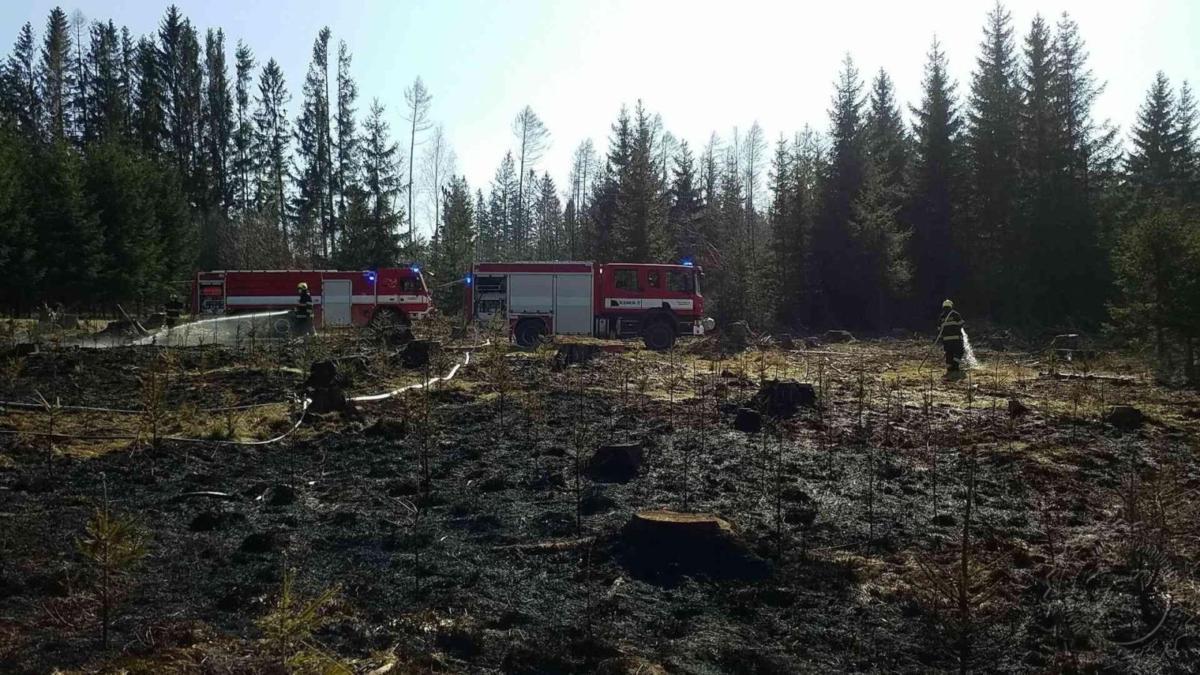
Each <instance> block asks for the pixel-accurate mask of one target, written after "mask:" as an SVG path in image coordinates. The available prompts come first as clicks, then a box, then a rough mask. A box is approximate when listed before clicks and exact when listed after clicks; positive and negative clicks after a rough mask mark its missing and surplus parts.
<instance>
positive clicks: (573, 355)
mask: <svg viewBox="0 0 1200 675" xmlns="http://www.w3.org/2000/svg"><path fill="white" fill-rule="evenodd" d="M602 351H603V349H602V348H601V347H600V345H592V344H578V343H570V344H564V345H560V346H559V348H558V351H557V352H555V354H554V370H556V371H558V370H562V369H563V368H566V367H567V366H573V365H575V364H578V363H587V362H588V361H591V360H592V357H594V356H596V355H597V354H599V353H600V352H602Z"/></svg>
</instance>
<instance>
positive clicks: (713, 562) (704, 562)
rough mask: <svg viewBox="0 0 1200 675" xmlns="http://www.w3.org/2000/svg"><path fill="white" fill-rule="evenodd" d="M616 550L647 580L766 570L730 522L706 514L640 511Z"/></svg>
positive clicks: (749, 575)
mask: <svg viewBox="0 0 1200 675" xmlns="http://www.w3.org/2000/svg"><path fill="white" fill-rule="evenodd" d="M618 549H619V550H618V557H619V558H620V559H621V561H622V562H623V563H624V564H625V565H626V567H628V568H629V569H630V571H631V572H633V573H634V574H635V575H641V576H643V577H646V578H649V579H660V580H661V579H670V578H672V577H676V576H680V575H691V576H699V577H708V578H713V579H752V578H759V577H762V576H765V575H766V574H767V573H768V572H769V567H768V566H767V564H766V563H765V562H764V561H763V560H762V559H760V558H758V557H757V556H755V555H754V554H753V553H751V552H750V550H749V548H748V547H747V546H746V544H745V543H744V542H743V541H742V540H741V539H739V538H738V536H737V534H736V532H735V530H734V527H733V524H732V523H730V522H729V521H727V520H725V519H724V518H721V517H719V516H715V515H713V514H710V513H685V512H680V511H668V510H665V509H655V510H649V511H639V512H637V513H636V514H634V515H633V517H632V518H631V519H630V520H629V522H628V523H626V525H625V527H624V528H623V529H622V530H621V533H620V537H619V544H618Z"/></svg>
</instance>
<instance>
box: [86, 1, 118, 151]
mask: <svg viewBox="0 0 1200 675" xmlns="http://www.w3.org/2000/svg"><path fill="white" fill-rule="evenodd" d="M88 63H89V66H88V68H87V69H88V71H89V72H90V73H91V77H90V78H89V79H88V91H87V99H88V100H87V103H86V104H85V106H84V108H85V109H86V110H88V111H90V115H91V117H90V118H89V119H87V120H86V121H85V123H84V127H83V129H84V135H83V137H84V140H85V141H86V142H89V143H90V142H93V141H96V140H101V139H107V138H112V137H116V138H121V137H124V135H125V133H126V129H125V123H126V121H127V119H128V114H127V112H126V110H125V106H126V104H127V103H128V100H129V97H128V93H127V92H126V91H125V86H126V82H125V79H124V78H123V77H122V75H121V70H122V55H121V37H120V33H118V32H117V27H116V25H115V24H113V22H111V21H109V22H108V23H107V24H100V23H98V24H96V25H94V26H93V27H92V31H91V43H90V46H89V48H88Z"/></svg>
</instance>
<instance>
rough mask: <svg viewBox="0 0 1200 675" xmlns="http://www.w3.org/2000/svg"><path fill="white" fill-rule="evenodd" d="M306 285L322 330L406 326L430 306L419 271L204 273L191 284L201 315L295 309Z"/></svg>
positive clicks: (409, 268)
mask: <svg viewBox="0 0 1200 675" xmlns="http://www.w3.org/2000/svg"><path fill="white" fill-rule="evenodd" d="M301 282H304V283H306V284H308V290H309V293H311V294H312V301H313V314H314V317H313V319H314V321H315V323H316V325H318V326H324V327H333V326H351V325H353V326H365V325H367V324H370V323H372V322H376V323H380V322H391V323H397V324H407V323H409V322H410V321H411V320H413V319H419V318H422V317H424V316H425V315H427V314H428V313H429V311H430V309H431V307H432V304H431V301H430V297H429V289H428V288H427V287H426V286H425V279H424V277H423V276H422V275H421V269H420V267H418V266H416V265H410V266H406V267H387V268H381V269H378V270H359V271H344V270H228V271H215V272H200V273H198V274H197V275H196V280H195V281H194V282H193V285H192V293H191V295H192V297H191V301H192V311H193V312H194V313H195V314H196V315H197V316H203V315H215V314H239V313H250V312H265V311H271V310H282V309H295V307H296V302H297V299H298V294H297V292H296V288H297V286H298V285H299V284H300V283H301Z"/></svg>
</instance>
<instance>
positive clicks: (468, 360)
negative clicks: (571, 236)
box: [0, 323, 1200, 673]
mask: <svg viewBox="0 0 1200 675" xmlns="http://www.w3.org/2000/svg"><path fill="white" fill-rule="evenodd" d="M418 337H420V338H423V339H429V338H434V339H433V340H432V341H431V342H423V341H422V340H418V343H423V344H427V345H432V348H431V349H430V350H429V351H428V353H429V354H430V355H431V356H430V358H429V359H427V360H426V362H425V363H424V364H422V365H418V366H417V367H415V368H406V367H404V365H403V363H402V361H403V360H404V359H403V354H404V352H405V351H406V350H407V349H408V348H407V347H402V348H399V349H396V348H392V347H388V346H386V345H384V344H378V345H372V344H369V343H365V342H364V341H363V340H362V339H361V336H360V335H359V334H358V333H357V332H352V331H340V332H336V331H335V332H330V333H326V334H321V335H319V336H316V337H313V338H311V339H310V340H308V341H275V342H271V343H260V344H254V345H251V344H249V343H241V344H236V343H226V344H207V345H196V346H183V347H169V348H164V347H162V346H158V345H142V346H120V347H114V348H108V349H93V348H80V347H70V346H54V345H53V344H52V343H47V344H46V345H44V346H43V348H42V349H40V350H39V351H37V352H35V353H30V354H26V355H17V352H16V351H10V356H9V357H7V359H6V360H5V370H4V377H3V379H2V380H0V400H3V401H5V402H6V403H5V404H3V406H4V407H3V413H4V414H3V417H2V421H0V502H2V503H3V504H5V506H4V508H3V513H0V519H2V522H3V525H4V526H3V527H2V528H0V532H3V534H2V535H0V553H2V555H3V559H4V560H6V561H8V562H6V564H5V565H4V566H3V570H2V571H0V616H2V617H3V619H2V620H0V666H2V667H3V669H4V670H6V671H9V672H44V671H46V670H47V669H52V668H58V669H61V670H63V671H66V672H72V671H86V672H92V671H127V672H147V673H149V672H164V671H188V672H191V671H203V672H246V671H265V672H270V671H272V670H273V669H276V668H280V667H285V668H288V669H292V670H317V671H324V672H376V673H383V672H464V671H503V672H613V673H616V672H643V673H645V672H748V673H749V672H802V671H810V670H867V671H877V672H929V671H942V670H945V671H954V670H958V669H959V668H960V667H965V668H968V669H976V668H982V669H1001V670H1008V671H1012V670H1070V669H1102V670H1120V671H1127V672H1128V671H1140V672H1152V671H1153V672H1184V671H1186V670H1188V668H1189V667H1190V666H1189V665H1188V664H1191V663H1195V661H1196V659H1197V657H1198V656H1200V634H1198V629H1197V626H1196V625H1195V617H1196V615H1197V612H1198V611H1200V594H1198V592H1197V588H1198V586H1197V580H1198V579H1197V573H1196V567H1195V566H1196V563H1195V561H1196V560H1197V559H1200V558H1198V554H1200V551H1198V550H1197V541H1198V540H1197V534H1198V532H1197V529H1196V528H1197V527H1198V525H1197V523H1198V522H1200V520H1198V519H1197V515H1200V514H1197V512H1196V509H1197V503H1198V502H1197V500H1196V499H1195V492H1196V489H1197V486H1198V485H1200V483H1198V481H1200V473H1198V467H1197V463H1196V459H1195V451H1196V438H1197V435H1196V431H1197V427H1198V426H1200V396H1197V395H1196V393H1195V392H1194V391H1183V390H1176V389H1168V388H1163V387H1160V386H1158V385H1156V384H1154V379H1153V378H1152V377H1151V376H1150V375H1149V371H1148V366H1146V365H1145V364H1144V363H1143V362H1142V361H1141V360H1139V359H1138V358H1135V357H1132V356H1121V355H1118V354H1115V353H1114V354H1110V353H1108V352H1106V351H1103V350H1088V351H1080V352H1073V353H1069V354H1068V353H1060V352H1056V351H1054V350H1048V349H1046V348H1045V346H1044V345H1041V346H1037V347H1026V348H1020V347H1018V346H1017V345H1016V344H1015V343H1014V341H1013V340H1012V339H1011V338H1006V337H1005V336H1002V335H997V336H987V335H981V336H979V337H977V338H976V341H977V342H978V343H979V344H978V345H977V346H976V349H977V352H978V358H979V361H980V365H979V366H978V367H977V368H975V369H972V370H969V371H967V377H966V378H964V379H962V380H958V381H943V380H942V378H941V364H940V363H939V362H938V358H939V356H940V354H938V353H933V350H932V345H930V343H929V342H928V338H927V337H921V336H907V337H893V338H880V339H868V340H863V341H851V342H844V343H836V344H834V343H826V344H821V342H820V339H819V338H817V339H809V340H807V341H805V340H795V341H793V340H791V339H790V338H784V339H780V340H776V341H771V340H769V339H760V340H759V341H757V342H752V344H751V346H750V348H749V349H746V350H744V351H740V352H735V353H731V354H722V351H721V349H720V342H719V340H718V339H717V338H715V337H714V338H707V339H703V340H695V341H683V342H681V343H680V344H679V346H678V347H677V348H676V349H674V350H672V351H670V352H663V353H657V352H650V351H646V350H642V349H640V348H639V347H637V346H635V345H633V344H630V343H605V342H602V341H596V340H576V341H574V346H568V344H570V343H571V341H569V340H567V341H565V343H564V341H563V340H560V341H559V344H558V345H557V347H556V346H553V345H547V346H546V347H543V348H540V349H538V350H534V351H520V350H516V349H515V348H513V347H510V346H509V344H508V341H507V340H504V339H503V338H502V337H501V338H500V339H489V337H492V336H487V335H482V336H480V335H471V336H465V337H462V338H459V339H450V337H449V334H448V331H443V330H441V329H439V328H436V327H435V324H433V323H431V324H428V325H425V326H422V327H421V328H420V329H419V330H418ZM66 341H69V340H64V342H66ZM780 344H785V345H791V346H792V347H793V348H791V349H784V348H782V347H781V346H780ZM614 345H615V346H614ZM806 345H807V346H806ZM1001 346H1003V347H1006V349H1005V350H1000V349H994V348H993V347H1001ZM609 349H612V350H614V351H608V350H609ZM468 354H470V357H467V355H468ZM1068 355H1069V356H1070V357H1072V358H1071V359H1070V360H1068V359H1067V358H1066V357H1067V356H1068ZM1081 357H1086V358H1081ZM316 361H324V362H326V363H330V362H332V363H335V364H337V375H336V377H334V378H332V379H330V380H328V381H330V382H336V385H335V386H336V387H338V388H341V389H344V394H345V397H349V398H354V397H356V396H361V395H370V394H376V393H378V392H381V391H385V390H392V389H395V388H399V387H403V386H405V385H409V384H413V383H417V382H421V381H425V380H428V379H430V377H431V376H434V375H441V374H444V373H445V372H446V371H448V370H449V369H450V368H451V367H452V366H453V364H456V363H458V364H464V365H461V366H460V368H458V369H457V371H456V376H455V377H454V378H453V379H450V380H448V381H442V382H436V383H434V384H433V385H432V386H430V387H429V388H427V389H412V390H409V391H406V392H404V393H402V394H399V395H397V396H394V397H391V398H387V399H384V400H379V401H361V402H357V403H351V404H350V405H347V406H345V407H344V408H343V409H341V410H333V411H328V412H317V411H316V405H315V404H314V405H312V406H310V407H309V408H307V409H305V408H304V405H303V404H301V403H300V402H299V398H303V396H301V395H300V393H301V392H304V391H308V392H309V397H310V398H311V399H312V400H313V401H314V402H315V401H316V400H317V399H318V398H319V397H315V396H312V394H311V393H312V391H313V388H312V383H313V382H314V379H313V377H312V375H311V374H310V372H309V368H308V364H311V363H313V362H316ZM571 361H581V362H579V363H569V362H571ZM410 363H412V361H410ZM313 370H314V371H316V370H317V369H315V368H314V369H313ZM306 377H307V378H308V380H307V382H308V388H307V389H306V388H305V386H306V385H305V383H306ZM318 379H319V378H318ZM790 381H795V382H799V383H804V384H811V385H812V389H811V394H812V395H813V397H814V398H815V400H809V399H808V398H807V397H806V396H800V397H791V398H789V397H787V396H783V397H773V396H771V395H765V396H764V395H761V394H759V392H760V390H764V388H765V389H766V390H771V389H772V388H774V389H784V388H785V387H783V386H781V385H772V384H771V383H773V382H790ZM335 399H336V397H335ZM326 400H328V398H327V397H326ZM338 400H340V399H338ZM22 402H23V403H26V404H29V403H35V402H43V404H39V405H21V406H15V405H13V403H22ZM809 404H811V405H809ZM1114 406H1132V407H1133V408H1135V409H1136V410H1137V411H1139V412H1140V415H1132V416H1130V415H1122V414H1117V415H1115V416H1114V415H1113V414H1112V411H1113V408H1114ZM335 407H338V406H335ZM184 439H189V440H184ZM272 439H276V440H274V442H266V443H263V441H271V440H272ZM98 514H105V515H104V518H100V516H99V515H98ZM688 514H695V515H688ZM101 521H102V522H103V523H107V527H100V526H99V525H98V522H101ZM105 533H107V534H105ZM97 540H99V541H101V542H102V543H104V544H105V545H106V546H107V547H108V548H107V549H104V550H106V551H108V552H109V553H110V554H111V553H112V552H113V551H116V552H121V551H127V552H129V553H130V555H128V556H124V557H122V556H120V555H109V556H108V557H105V556H99V557H98V556H97V555H96V550H97V549H96V546H95V543H96V541H97ZM105 605H107V609H105V608H104V607H105ZM105 615H106V616H107V619H105V618H104V617H105ZM104 626H108V628H107V629H104V628H103V627H104ZM102 630H103V631H104V633H105V635H104V637H103V639H105V640H107V641H108V642H109V644H110V645H111V648H110V649H109V650H108V651H106V652H104V651H98V650H95V649H93V647H94V645H95V644H96V642H97V640H99V639H102V635H101V633H102Z"/></svg>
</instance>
